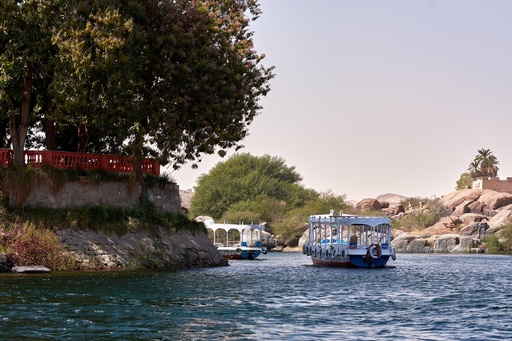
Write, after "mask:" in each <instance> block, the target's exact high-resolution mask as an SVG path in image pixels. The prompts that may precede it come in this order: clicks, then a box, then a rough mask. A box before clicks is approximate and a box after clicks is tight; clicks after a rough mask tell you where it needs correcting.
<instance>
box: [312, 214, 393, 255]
mask: <svg viewBox="0 0 512 341" xmlns="http://www.w3.org/2000/svg"><path fill="white" fill-rule="evenodd" d="M308 225H309V233H308V240H309V242H310V243H312V244H313V245H324V244H350V245H357V246H359V247H364V248H365V247H367V246H369V245H372V244H383V245H389V244H390V242H391V230H390V228H391V226H390V225H391V224H390V219H389V218H387V217H361V216H355V215H349V214H340V215H333V214H332V213H331V214H322V215H311V216H309V218H308Z"/></svg>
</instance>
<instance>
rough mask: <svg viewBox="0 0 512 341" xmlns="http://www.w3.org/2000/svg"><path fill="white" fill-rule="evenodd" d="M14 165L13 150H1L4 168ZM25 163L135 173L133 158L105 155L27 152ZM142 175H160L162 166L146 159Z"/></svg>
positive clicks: (1, 161) (44, 151)
mask: <svg viewBox="0 0 512 341" xmlns="http://www.w3.org/2000/svg"><path fill="white" fill-rule="evenodd" d="M12 163H13V152H12V150H11V149H4V148H0V164H1V165H2V166H4V167H7V166H9V165H10V164H12ZM25 163H26V164H31V165H34V166H35V167H41V166H42V165H45V164H46V165H50V166H52V167H54V168H58V169H70V168H71V169H77V168H78V169H83V170H93V169H102V170H104V171H107V172H117V173H130V172H133V158H132V157H128V156H123V157H118V156H113V155H103V154H84V153H72V152H61V151H56V150H26V151H25ZM142 173H143V174H154V175H160V164H159V163H158V161H156V160H149V159H144V160H143V161H142Z"/></svg>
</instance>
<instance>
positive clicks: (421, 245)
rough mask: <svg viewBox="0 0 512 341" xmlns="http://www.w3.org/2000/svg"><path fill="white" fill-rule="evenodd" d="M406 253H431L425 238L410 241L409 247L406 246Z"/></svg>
mask: <svg viewBox="0 0 512 341" xmlns="http://www.w3.org/2000/svg"><path fill="white" fill-rule="evenodd" d="M407 252H410V253H427V252H431V250H430V245H429V244H428V241H427V240H426V239H425V238H417V239H414V240H412V241H411V242H410V243H409V245H407Z"/></svg>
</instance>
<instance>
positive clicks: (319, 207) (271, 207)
mask: <svg viewBox="0 0 512 341" xmlns="http://www.w3.org/2000/svg"><path fill="white" fill-rule="evenodd" d="M301 179H302V178H301V176H300V175H299V174H298V173H297V172H296V171H295V168H294V167H288V166H286V164H285V162H284V160H283V159H282V158H279V157H271V156H269V155H265V156H262V157H256V156H252V155H250V154H237V155H234V156H232V157H231V158H229V159H228V160H227V161H225V162H220V163H218V164H217V165H216V166H215V167H214V168H212V169H211V170H210V172H209V173H208V174H203V175H201V176H200V177H199V180H198V185H197V187H196V191H195V194H194V196H193V197H192V202H191V207H190V216H191V217H197V216H200V215H206V216H211V217H213V218H214V219H215V220H218V221H228V222H232V223H237V222H241V221H244V222H266V223H268V224H269V226H270V227H271V229H272V232H273V233H274V234H275V235H276V236H277V237H278V238H279V239H280V240H284V241H287V242H286V243H287V244H289V245H296V243H297V241H298V238H299V237H300V236H301V235H302V233H303V232H304V229H305V228H304V224H305V223H307V220H308V215H310V214H322V213H328V212H329V211H330V210H331V209H334V210H335V211H336V212H340V211H343V212H345V213H346V212H347V211H348V210H350V209H351V207H350V205H348V204H347V203H346V202H345V196H339V195H335V194H333V193H332V192H325V193H321V194H319V193H317V192H316V191H314V190H311V189H306V188H304V187H303V186H302V185H300V184H299V181H301Z"/></svg>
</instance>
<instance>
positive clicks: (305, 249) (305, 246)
mask: <svg viewBox="0 0 512 341" xmlns="http://www.w3.org/2000/svg"><path fill="white" fill-rule="evenodd" d="M306 253H308V244H306V243H304V245H302V254H304V255H305V254H306Z"/></svg>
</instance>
